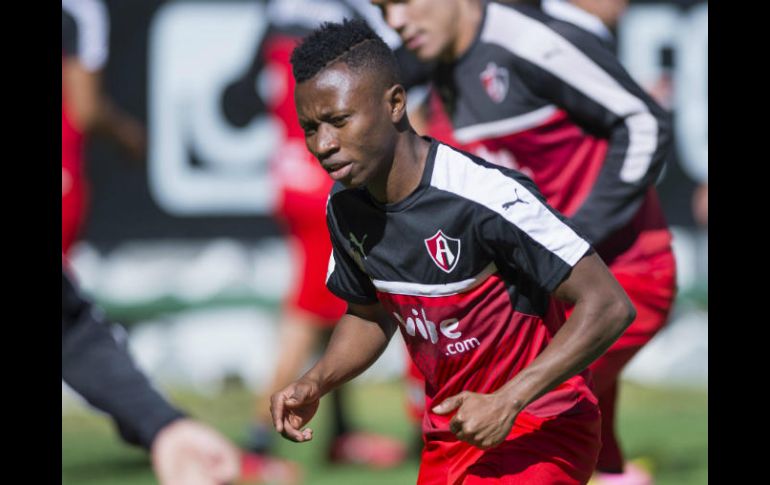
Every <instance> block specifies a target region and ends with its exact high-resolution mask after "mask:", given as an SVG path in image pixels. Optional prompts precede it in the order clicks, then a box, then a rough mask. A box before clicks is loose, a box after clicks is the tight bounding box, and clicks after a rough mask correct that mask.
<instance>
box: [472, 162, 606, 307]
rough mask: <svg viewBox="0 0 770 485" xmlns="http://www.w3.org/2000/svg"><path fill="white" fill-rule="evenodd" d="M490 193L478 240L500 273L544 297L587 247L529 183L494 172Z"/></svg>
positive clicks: (507, 173) (504, 172)
mask: <svg viewBox="0 0 770 485" xmlns="http://www.w3.org/2000/svg"><path fill="white" fill-rule="evenodd" d="M499 172H500V173H499V175H496V176H495V177H491V179H493V180H494V190H488V191H486V194H487V195H486V196H485V198H484V205H485V207H486V209H487V210H486V211H483V212H482V214H481V216H480V217H479V219H478V220H479V224H478V226H477V231H478V239H479V240H480V241H481V245H482V247H485V248H486V249H487V250H488V251H490V252H491V253H492V254H493V255H494V259H495V262H496V264H497V266H498V269H500V270H501V271H502V272H507V271H513V272H516V273H522V274H525V275H526V276H527V277H528V278H529V279H530V280H532V281H533V282H535V283H536V284H537V285H538V286H540V287H541V288H543V289H545V290H546V291H547V292H549V293H550V292H552V291H553V290H554V289H556V287H557V286H559V284H560V283H561V282H562V281H563V280H564V279H565V278H566V277H567V276H568V275H569V273H570V271H571V270H572V268H573V267H574V266H575V264H577V262H578V261H580V259H582V258H583V256H585V255H587V254H589V253H590V251H592V249H591V246H590V244H589V243H588V242H587V241H586V240H585V239H584V238H583V237H581V236H580V235H579V234H578V231H577V229H576V228H575V227H574V226H573V225H572V224H571V223H570V222H569V221H568V220H567V219H566V217H564V216H563V215H562V214H560V213H559V212H557V211H556V210H554V209H553V208H552V207H550V206H549V205H548V204H547V203H546V202H545V199H544V198H543V196H542V195H541V194H540V192H539V191H538V190H537V188H536V186H535V184H534V182H532V181H531V180H530V179H528V178H527V177H525V176H524V175H522V174H519V173H518V172H514V171H512V170H508V169H499Z"/></svg>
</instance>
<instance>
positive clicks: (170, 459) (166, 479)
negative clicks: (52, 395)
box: [61, 265, 240, 485]
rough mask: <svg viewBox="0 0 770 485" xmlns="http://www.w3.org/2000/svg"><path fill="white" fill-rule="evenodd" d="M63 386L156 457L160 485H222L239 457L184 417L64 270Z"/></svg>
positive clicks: (119, 329) (120, 333) (221, 440)
mask: <svg viewBox="0 0 770 485" xmlns="http://www.w3.org/2000/svg"><path fill="white" fill-rule="evenodd" d="M61 335H62V340H61V350H62V379H63V380H64V381H65V382H66V383H67V384H68V385H69V386H71V387H72V388H73V389H74V390H75V391H77V392H78V393H79V394H80V395H81V396H83V398H85V399H86V401H88V402H89V403H90V404H91V405H93V406H94V407H96V408H97V409H99V410H101V411H103V412H105V413H107V414H108V415H109V416H110V417H111V418H112V419H113V421H114V422H115V424H116V426H117V429H118V431H119V433H120V436H121V437H122V438H123V439H124V440H125V441H126V442H128V443H131V444H133V445H138V446H141V447H142V448H144V449H145V450H147V451H149V452H150V453H151V457H152V466H153V469H154V471H155V475H156V477H157V478H158V480H159V482H160V483H161V485H224V484H226V483H230V482H231V481H233V480H234V479H236V478H237V477H238V471H239V460H240V456H239V452H238V450H237V448H236V447H235V446H234V445H233V444H232V443H230V441H229V440H227V439H226V438H225V437H224V436H222V435H221V434H220V433H219V432H217V431H215V430H214V429H212V428H210V427H209V426H207V425H205V424H203V423H200V422H197V421H195V420H193V419H190V418H188V417H186V416H185V414H184V413H183V412H181V411H180V410H178V409H177V408H175V407H174V406H172V405H171V404H170V403H169V402H168V401H166V399H164V398H163V396H161V395H160V394H159V393H158V391H156V390H155V389H154V388H153V386H152V385H151V384H150V382H149V381H148V379H147V377H146V376H145V375H144V374H143V373H142V372H141V371H140V370H139V369H138V368H137V367H136V364H135V363H134V361H133V359H132V358H131V355H130V354H129V353H128V349H127V347H126V338H125V337H126V336H125V331H124V330H123V328H122V327H120V326H119V325H111V324H110V323H109V322H108V321H107V320H106V319H105V317H104V314H103V313H102V312H101V310H100V309H99V308H97V307H95V306H94V305H93V304H92V303H91V302H90V301H88V300H86V299H85V298H84V297H83V296H82V295H81V294H80V291H79V290H78V288H77V286H76V284H75V283H74V279H73V277H72V275H70V274H68V273H67V272H66V271H65V269H64V265H62V334H61Z"/></svg>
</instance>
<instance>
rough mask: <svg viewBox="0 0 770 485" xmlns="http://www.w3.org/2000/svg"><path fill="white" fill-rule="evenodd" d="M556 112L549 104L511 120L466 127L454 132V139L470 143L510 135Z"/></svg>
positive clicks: (532, 125)
mask: <svg viewBox="0 0 770 485" xmlns="http://www.w3.org/2000/svg"><path fill="white" fill-rule="evenodd" d="M557 111H558V108H557V107H556V106H554V105H552V104H549V105H548V106H543V107H542V108H538V109H536V110H534V111H530V112H529V113H525V114H523V115H519V116H514V117H512V118H506V119H504V120H497V121H490V122H489V123H480V124H478V125H472V126H466V127H465V128H459V129H457V130H455V139H457V141H459V142H460V143H470V142H474V141H476V140H481V139H484V138H490V137H496V136H503V135H512V134H514V133H518V132H520V131H524V130H528V129H530V128H534V127H536V126H539V125H540V124H542V123H543V122H544V121H546V120H547V119H548V118H550V117H551V116H553V114H554V113H556V112H557Z"/></svg>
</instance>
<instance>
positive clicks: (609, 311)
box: [433, 252, 635, 448]
mask: <svg viewBox="0 0 770 485" xmlns="http://www.w3.org/2000/svg"><path fill="white" fill-rule="evenodd" d="M553 294H554V295H555V296H556V297H557V298H559V299H560V300H564V301H567V302H570V303H573V304H574V305H575V307H574V310H573V312H572V314H571V315H570V317H569V319H567V321H566V322H565V323H564V324H563V325H562V327H561V328H560V329H559V331H558V332H557V333H556V335H554V338H553V340H552V341H551V342H550V343H549V344H548V347H546V349H545V350H544V351H543V352H542V353H541V354H540V355H539V356H538V357H537V358H536V359H535V360H533V361H532V362H531V363H530V364H529V365H528V366H527V367H526V368H524V369H523V370H522V371H521V372H519V373H518V374H517V375H516V376H515V377H514V378H513V379H511V380H510V381H508V382H507V383H506V384H505V385H503V386H502V387H501V388H500V389H498V390H497V391H496V392H494V393H492V394H486V395H485V394H477V393H473V392H468V391H464V392H462V393H460V394H457V395H455V396H452V397H450V398H448V399H446V400H444V401H443V402H442V403H441V404H439V405H438V406H436V407H434V409H433V411H434V412H436V413H437V414H447V413H449V412H451V411H452V410H454V409H458V408H459V409H458V411H457V413H456V414H455V415H454V417H453V418H452V421H451V422H450V429H451V430H452V432H454V433H455V434H456V435H457V437H458V438H460V439H461V440H463V441H467V442H469V443H470V444H473V445H475V446H478V447H480V448H489V447H492V446H496V445H498V444H499V443H501V442H502V441H503V440H504V439H505V437H506V436H507V435H508V433H509V432H510V429H511V427H512V426H513V422H514V420H515V419H516V416H517V415H518V413H519V412H520V411H521V410H523V409H524V408H525V407H526V406H527V405H528V404H529V403H531V402H533V401H534V400H536V399H537V398H539V397H540V396H542V395H543V394H545V393H546V392H548V391H549V390H551V389H553V388H554V387H556V386H557V385H559V384H561V383H562V382H564V381H565V380H567V379H568V378H570V377H572V376H574V375H575V374H577V373H578V372H580V371H582V370H583V369H585V368H586V367H587V366H588V364H590V363H591V362H593V361H594V360H595V359H596V358H598V357H599V356H600V355H601V354H602V353H603V352H604V351H606V350H607V349H608V348H609V347H610V345H611V344H612V343H613V342H614V341H615V340H617V338H618V337H620V335H621V334H622V333H623V331H624V330H625V329H626V328H627V327H628V325H630V323H631V322H632V321H633V319H634V317H635V310H634V308H633V306H632V305H631V302H630V300H629V299H628V297H627V296H626V294H625V292H624V291H623V289H622V288H621V287H620V285H619V284H618V282H617V280H615V278H613V276H612V274H611V273H610V272H609V270H608V269H607V267H606V266H605V265H604V263H603V262H602V260H601V258H599V256H598V255H597V254H596V253H594V252H591V253H590V254H589V255H587V256H584V257H583V258H582V259H581V260H580V261H579V262H578V263H577V264H576V265H575V267H574V268H573V269H572V272H571V273H570V275H569V277H568V278H567V279H566V280H564V281H563V282H562V283H561V284H560V285H559V286H558V287H557V288H556V290H555V291H554V293H553Z"/></svg>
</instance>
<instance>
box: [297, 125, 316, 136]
mask: <svg viewBox="0 0 770 485" xmlns="http://www.w3.org/2000/svg"><path fill="white" fill-rule="evenodd" d="M299 126H300V127H301V128H302V131H304V132H305V136H312V135H314V134H315V132H316V126H315V125H314V124H312V123H300V124H299Z"/></svg>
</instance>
